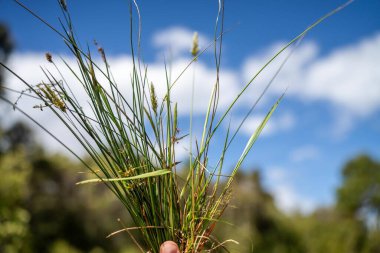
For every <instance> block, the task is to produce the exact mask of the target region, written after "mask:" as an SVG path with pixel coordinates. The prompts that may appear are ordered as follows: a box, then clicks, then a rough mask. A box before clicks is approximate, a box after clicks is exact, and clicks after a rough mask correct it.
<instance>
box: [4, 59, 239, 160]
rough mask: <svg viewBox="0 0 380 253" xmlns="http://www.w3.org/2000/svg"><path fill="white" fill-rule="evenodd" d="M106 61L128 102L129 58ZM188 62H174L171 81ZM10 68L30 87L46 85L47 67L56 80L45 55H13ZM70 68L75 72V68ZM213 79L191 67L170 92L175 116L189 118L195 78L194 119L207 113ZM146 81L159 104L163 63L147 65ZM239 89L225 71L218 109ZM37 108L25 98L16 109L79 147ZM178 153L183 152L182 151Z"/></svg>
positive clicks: (199, 66) (210, 71) (75, 86)
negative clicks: (45, 74) (43, 68)
mask: <svg viewBox="0 0 380 253" xmlns="http://www.w3.org/2000/svg"><path fill="white" fill-rule="evenodd" d="M53 57H54V59H55V62H56V64H57V65H58V68H59V69H60V71H61V72H62V74H63V76H64V77H65V80H66V82H67V83H68V84H69V85H70V87H71V89H72V90H73V92H74V94H75V96H76V97H77V98H78V100H79V101H81V104H83V106H84V110H85V111H86V112H87V113H90V115H91V114H92V112H91V109H90V107H89V105H88V101H89V98H88V96H87V95H86V94H85V92H84V91H83V89H82V88H81V84H80V83H79V82H78V80H76V78H75V76H74V75H73V74H72V73H70V71H69V70H68V69H67V67H66V66H65V65H64V64H63V63H62V62H60V61H59V60H58V57H56V56H53ZM65 60H66V61H67V63H68V64H69V65H70V66H71V67H73V66H76V62H75V60H74V59H73V58H72V57H65ZM108 61H109V64H110V66H111V69H112V72H113V75H114V78H115V80H116V82H117V84H118V86H119V88H120V90H121V92H122V93H123V95H124V96H125V97H126V98H127V99H128V98H130V97H131V94H130V86H129V84H130V70H131V58H130V57H129V56H127V55H121V56H117V57H109V58H108ZM189 61H190V59H189V58H177V59H175V60H173V62H172V68H171V70H170V72H171V73H172V77H171V81H173V80H175V79H176V78H177V76H178V75H179V74H180V73H181V72H182V70H183V69H184V68H185V67H186V66H187V65H188V63H189ZM96 62H97V63H98V64H99V66H102V63H101V61H100V60H99V59H98V60H97V61H96ZM21 63H22V64H21ZM9 65H10V67H11V69H13V70H14V71H15V72H16V73H18V74H20V75H21V76H22V78H24V79H25V80H27V81H28V82H29V83H30V84H33V85H36V84H38V83H40V82H41V81H42V80H44V82H46V83H48V80H47V78H46V77H44V74H43V72H42V71H41V69H40V66H44V67H48V69H49V70H50V71H52V73H53V74H54V75H55V76H58V73H57V72H56V71H55V69H54V67H53V66H52V64H49V63H48V62H47V61H46V60H45V56H44V53H23V54H19V53H16V54H13V55H12V58H11V59H10V62H9ZM194 67H195V68H196V75H195V76H193V68H194ZM73 68H74V69H75V67H73ZM97 76H98V80H99V82H100V83H101V84H102V86H103V87H105V89H106V90H109V85H108V84H107V81H106V78H104V77H102V75H100V73H99V72H98V75H97ZM215 76H216V75H215V70H214V68H212V67H209V66H207V65H206V64H204V63H202V61H198V62H196V65H193V66H191V67H190V68H189V69H188V70H187V71H186V72H185V73H184V74H183V75H182V76H181V78H180V79H179V80H178V82H177V83H176V84H175V86H174V87H173V89H172V101H174V102H178V103H179V106H178V113H179V114H180V115H189V113H190V110H191V103H192V102H191V93H192V83H193V80H194V79H193V78H195V84H194V103H193V109H194V115H201V114H203V113H204V112H205V111H206V109H207V106H208V101H209V98H210V94H211V91H212V89H213V86H214V84H215V81H216V77H215ZM58 79H59V80H60V79H61V78H60V77H58ZM148 80H149V81H152V82H153V83H154V85H155V87H156V92H157V95H158V98H159V100H160V101H162V99H163V98H164V95H165V93H166V88H167V87H166V75H165V66H164V64H163V62H152V63H150V64H148ZM238 85H239V78H238V75H237V74H236V73H235V72H233V71H232V70H228V69H225V70H224V71H223V72H222V73H221V74H220V90H221V93H220V97H219V105H220V107H221V108H226V106H227V105H228V104H229V103H230V102H231V101H232V99H233V96H234V94H236V93H237V90H238V87H239V86H238ZM7 86H8V87H12V88H13V89H16V90H20V91H21V90H23V89H25V88H26V87H25V86H23V84H22V83H21V82H20V81H19V80H18V79H17V78H16V77H15V76H12V75H8V77H7ZM17 96H18V95H17V94H10V98H11V100H12V101H16V98H17ZM129 101H130V100H129ZM36 104H40V102H39V101H35V100H33V99H29V98H27V97H26V96H24V97H23V98H22V99H21V100H20V102H19V104H18V105H19V106H20V107H21V108H22V109H24V110H26V111H27V112H28V113H29V114H30V115H32V116H33V117H35V118H36V120H37V121H38V122H41V123H43V125H44V126H46V127H47V128H48V129H50V130H52V131H53V132H54V133H56V134H57V135H58V136H59V138H60V139H62V140H65V142H66V143H67V144H68V145H69V146H71V147H78V145H77V143H76V142H75V140H73V138H72V137H71V135H70V134H69V133H68V131H66V130H65V127H63V126H62V125H60V124H58V123H57V122H58V119H56V120H51V119H52V118H54V115H52V114H51V113H50V112H49V110H44V111H43V112H41V111H39V110H37V109H33V106H34V105H36ZM17 115H19V114H17ZM17 117H18V116H17ZM39 131H40V130H39ZM43 138H44V140H43V142H45V143H49V145H50V146H51V147H52V146H53V148H52V149H54V150H55V149H56V150H59V149H60V148H59V147H60V144H55V143H51V138H50V137H49V136H47V135H44V137H43ZM51 144H54V145H51ZM74 149H76V148H74ZM181 150H182V151H183V149H181ZM182 153H183V152H182Z"/></svg>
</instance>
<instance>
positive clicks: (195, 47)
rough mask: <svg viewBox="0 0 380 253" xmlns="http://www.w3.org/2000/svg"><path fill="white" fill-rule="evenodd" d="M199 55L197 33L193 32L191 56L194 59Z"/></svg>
mask: <svg viewBox="0 0 380 253" xmlns="http://www.w3.org/2000/svg"><path fill="white" fill-rule="evenodd" d="M198 53H199V38H198V33H197V32H194V35H193V46H192V48H191V55H192V56H193V57H196V56H197V55H198Z"/></svg>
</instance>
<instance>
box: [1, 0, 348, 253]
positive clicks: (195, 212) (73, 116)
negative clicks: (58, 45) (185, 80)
mask: <svg viewBox="0 0 380 253" xmlns="http://www.w3.org/2000/svg"><path fill="white" fill-rule="evenodd" d="M16 2H17V3H18V4H19V5H20V6H21V7H23V8H24V9H25V10H27V11H28V12H30V13H31V14H32V15H34V16H35V17H36V18H37V19H39V20H40V21H41V22H43V23H44V24H45V25H47V26H48V27H49V28H50V29H52V30H53V31H54V32H55V33H56V34H57V35H58V36H60V37H62V39H63V41H64V43H65V44H66V45H67V47H68V49H69V50H70V52H71V54H72V55H73V56H74V57H75V59H76V62H77V65H78V66H76V67H74V66H71V65H70V64H69V63H68V62H67V61H65V60H64V59H60V61H63V63H64V64H65V66H66V68H67V69H68V70H69V72H71V74H72V75H73V76H74V77H75V78H76V81H77V83H75V84H72V83H70V84H69V83H66V78H65V76H63V75H61V74H60V73H62V72H61V71H60V69H59V68H58V67H57V65H56V63H55V57H54V56H52V55H51V54H46V60H47V61H48V62H49V63H50V64H52V66H53V68H55V69H56V72H57V73H58V74H57V75H53V74H52V72H51V71H49V70H48V69H43V73H44V75H45V78H46V79H47V81H46V82H42V83H39V84H30V83H28V81H27V80H24V79H23V78H22V77H21V76H20V75H19V74H18V73H15V72H14V71H12V70H11V69H9V68H8V67H7V66H6V65H5V64H4V63H1V65H2V66H3V67H4V68H5V69H7V70H8V71H10V72H11V73H12V74H14V75H15V76H16V77H17V78H18V79H19V80H20V82H22V83H23V84H25V85H26V86H27V87H26V89H27V90H29V91H31V92H32V93H34V95H33V96H34V97H36V98H37V99H38V100H40V102H39V103H40V104H41V105H39V106H38V108H41V109H42V108H44V107H46V108H48V109H49V110H51V111H52V112H53V113H54V115H55V116H56V119H57V120H60V121H61V122H62V123H63V124H64V126H65V127H66V128H67V129H68V130H69V131H70V132H71V134H72V135H73V136H74V137H75V138H76V139H77V140H78V142H79V143H80V144H81V145H82V146H83V148H84V149H85V150H86V151H87V153H88V155H89V156H90V157H91V158H92V160H93V161H94V163H95V164H96V167H97V168H96V169H93V167H90V166H89V164H88V163H86V162H85V161H84V160H83V159H81V158H80V157H79V156H78V155H77V154H75V153H74V152H73V151H72V150H71V149H70V147H68V146H66V145H65V144H64V143H63V142H62V141H61V140H60V139H59V138H60V137H59V136H56V135H54V133H52V132H49V130H48V129H46V128H44V127H43V126H42V125H41V123H39V122H36V121H35V120H34V119H33V118H32V117H31V116H30V115H29V114H27V113H25V112H24V111H23V110H22V108H19V107H18V106H17V105H16V104H14V101H9V100H8V99H7V98H5V97H1V99H2V100H4V101H6V102H8V103H10V104H12V105H13V106H14V108H15V109H16V110H19V111H21V112H22V113H24V114H25V115H26V116H27V117H29V118H30V119H31V120H33V121H34V122H35V123H36V124H38V125H39V126H40V127H41V128H43V129H44V130H45V131H47V132H48V133H49V134H50V135H52V136H53V138H55V139H56V140H57V141H59V142H60V143H61V144H62V145H64V146H65V148H67V149H68V150H69V151H70V152H72V153H73V154H74V155H75V156H76V157H77V158H78V159H79V160H80V161H81V162H82V163H83V164H84V166H86V167H87V168H88V169H89V170H91V172H92V173H93V175H94V177H95V178H94V179H91V180H86V181H83V182H80V183H79V184H85V183H92V182H102V183H104V184H106V185H107V187H108V188H109V190H111V191H112V192H113V193H114V194H115V196H116V197H117V198H118V199H119V200H120V202H121V203H122V204H123V206H124V207H125V208H126V209H127V210H128V212H129V213H130V215H131V217H132V219H133V222H134V224H135V227H133V228H124V229H123V231H126V232H128V233H129V234H130V235H131V236H132V233H130V231H131V230H133V229H134V230H138V231H140V232H141V234H142V237H143V239H144V244H143V245H144V248H143V246H141V245H140V244H139V243H138V242H137V241H136V244H137V246H138V247H139V248H140V249H141V251H142V252H147V251H149V252H155V253H156V252H158V250H159V248H160V244H161V243H163V242H164V241H167V240H172V241H174V242H176V243H177V244H178V245H179V248H180V251H181V252H200V251H213V250H215V249H216V248H220V247H222V248H225V247H226V246H225V244H226V242H227V241H226V242H219V241H218V240H217V239H216V238H214V237H213V236H212V233H213V231H214V229H215V226H216V224H217V223H218V222H219V221H220V218H221V216H222V214H223V212H224V210H225V209H226V207H227V206H228V203H229V201H230V198H231V183H232V181H233V179H234V176H235V174H236V172H237V171H238V169H239V167H240V166H241V164H242V162H243V161H244V160H245V158H246V157H247V155H248V152H249V151H250V150H251V148H252V146H253V144H254V143H255V141H256V140H257V138H258V136H259V135H260V133H261V131H262V130H263V128H264V126H265V124H266V123H267V121H268V120H269V118H270V117H271V115H272V114H273V112H274V111H275V109H276V107H277V106H278V104H279V102H280V101H281V98H282V96H283V95H282V96H281V97H280V98H278V100H277V102H276V103H275V104H274V105H273V106H272V108H271V109H270V110H269V111H268V113H267V115H266V117H265V118H264V119H263V120H262V122H261V124H260V125H259V126H258V127H257V129H256V130H255V131H253V133H252V135H251V136H250V138H249V139H248V141H247V143H246V144H245V147H244V149H243V151H242V152H241V155H240V157H239V158H238V159H237V161H236V163H235V165H234V167H233V169H232V170H231V172H230V173H229V174H228V175H223V176H222V172H223V164H224V160H225V154H226V151H227V150H228V149H229V147H230V145H231V143H232V142H233V141H234V139H235V137H236V136H237V133H238V131H239V129H240V127H241V126H242V124H243V123H244V121H245V119H246V118H247V117H248V115H250V114H251V113H252V110H253V108H254V107H255V105H256V104H257V102H259V100H260V99H261V97H262V95H263V94H264V92H265V91H266V90H267V88H268V87H269V86H270V85H271V83H272V81H273V79H274V78H275V77H276V75H277V74H278V72H279V71H280V70H281V68H282V66H283V65H284V63H285V62H286V60H287V59H288V57H286V58H285V60H284V62H283V64H281V66H280V68H279V69H278V71H277V72H276V74H275V76H274V77H273V78H272V80H271V81H270V82H269V83H268V84H267V87H266V89H265V90H264V91H263V93H262V94H261V95H260V96H259V98H258V100H257V101H256V102H255V103H254V104H253V105H252V107H251V108H250V110H248V112H247V114H246V117H244V118H243V120H242V121H241V122H240V125H239V127H238V128H237V129H235V130H232V129H230V128H228V129H227V130H226V132H225V133H224V136H225V137H224V139H223V148H222V150H221V152H220V154H219V156H218V157H219V159H218V160H217V163H216V164H209V159H208V155H209V151H210V150H213V145H212V144H213V142H212V140H213V139H214V138H215V136H216V135H215V134H216V132H217V131H221V125H222V123H224V122H225V121H226V119H227V118H228V117H229V115H230V113H231V110H232V109H233V108H234V107H235V106H236V104H237V102H238V101H239V98H240V97H241V95H242V94H243V93H245V92H246V90H247V88H248V87H250V86H251V85H252V84H253V83H254V81H255V79H256V78H257V76H258V75H259V74H260V73H261V72H262V71H263V70H264V69H265V68H266V67H267V66H268V65H269V64H270V63H271V62H272V61H273V60H274V59H275V58H276V57H278V56H279V55H280V54H282V53H284V52H285V50H286V49H288V48H289V47H291V46H292V48H295V46H296V45H297V44H298V43H299V42H300V40H301V39H302V38H303V37H304V36H305V35H306V33H307V32H308V31H310V30H311V29H312V28H313V27H315V26H316V25H318V24H319V23H320V22H322V21H323V20H324V19H326V18H327V17H329V16H331V15H333V14H334V13H336V12H338V11H339V10H341V9H342V8H344V7H345V6H347V5H348V4H349V3H350V2H348V3H346V4H344V5H342V6H340V7H338V8H337V9H335V10H333V11H332V12H330V13H328V14H327V15H325V16H323V17H322V18H320V19H318V20H317V21H316V22H315V23H313V24H312V25H311V26H309V27H308V28H306V29H305V30H304V31H303V32H302V33H300V34H299V35H298V36H296V37H295V38H294V39H293V40H291V41H290V42H289V43H288V44H287V45H285V46H284V47H283V48H282V49H281V50H280V51H278V52H277V53H276V54H275V55H274V56H273V57H272V58H271V59H269V60H268V62H267V63H266V64H265V65H264V66H262V68H261V69H260V70H259V71H258V72H257V73H255V74H254V75H253V76H252V78H251V80H250V81H249V82H248V83H246V84H243V85H242V89H241V90H240V92H239V93H238V95H237V96H236V97H235V98H234V99H233V100H232V102H231V103H230V104H229V105H228V106H227V109H226V110H224V111H220V109H219V108H218V98H219V93H220V92H223V90H221V88H220V85H219V80H220V78H219V75H220V64H221V54H222V40H223V36H224V30H223V29H224V28H223V17H224V2H223V1H222V0H220V1H219V8H218V12H217V17H216V25H215V30H214V40H213V42H212V43H211V44H210V45H208V46H207V47H205V48H204V49H203V51H200V50H199V47H198V38H197V35H196V34H195V35H194V41H193V46H192V50H191V55H192V60H191V61H190V62H189V63H188V65H187V66H186V68H184V69H183V71H182V72H181V73H180V75H179V76H176V77H174V78H173V79H171V78H170V76H169V73H168V71H167V70H165V71H166V73H165V74H166V77H167V79H166V91H165V95H164V96H163V97H162V98H161V99H159V98H158V97H157V95H156V91H155V84H153V83H151V82H150V81H149V69H147V67H145V66H144V65H143V61H142V59H141V56H140V35H139V34H140V16H139V9H138V5H137V4H136V2H135V1H134V0H131V1H130V3H129V15H130V29H131V32H130V47H131V52H132V68H131V69H130V73H129V75H130V82H129V90H130V92H131V94H132V95H131V96H128V98H127V97H126V95H125V94H123V92H122V91H121V89H120V88H119V86H118V84H117V83H116V82H115V80H114V78H113V75H112V72H111V70H110V65H109V63H108V61H107V56H106V54H105V52H104V50H103V49H102V48H101V47H99V46H98V53H99V54H100V56H101V59H102V62H101V63H100V64H96V63H95V62H94V60H93V57H92V54H91V52H90V50H89V49H88V48H86V49H83V48H81V47H80V45H79V42H78V40H77V36H76V34H75V32H74V30H75V29H74V26H73V24H72V19H71V17H70V12H69V10H68V7H67V4H66V2H65V1H63V0H61V1H58V3H59V6H60V8H61V10H62V16H63V18H62V19H60V21H61V24H62V27H61V28H60V29H58V28H55V27H53V26H52V25H50V24H49V23H48V22H46V21H45V20H44V19H43V18H42V17H41V16H39V15H37V14H36V13H35V12H33V11H32V10H30V9H29V8H28V7H26V6H25V5H24V4H22V3H21V2H19V1H17V0H16ZM134 13H137V18H138V20H139V22H138V23H137V24H136V27H137V28H136V29H134V28H135V24H134V20H135V19H134V17H133V16H134V15H135V14H134ZM134 30H136V31H137V33H136V34H138V36H137V38H136V39H134V38H133V35H134V34H135V32H134ZM135 44H137V46H135ZM189 45H191V41H189ZM189 47H190V46H189ZM208 48H213V49H214V57H215V65H216V68H215V82H214V83H210V86H213V88H212V92H211V94H210V99H209V102H208V108H207V110H206V111H205V112H204V113H205V118H204V123H203V129H202V134H201V136H198V138H196V137H195V136H193V132H194V131H193V129H192V123H190V131H189V133H188V136H187V135H179V131H178V125H179V122H178V116H177V107H179V106H181V105H180V104H179V105H177V103H175V102H174V101H172V91H173V89H176V88H177V85H176V84H177V82H178V81H179V80H180V79H181V76H182V75H183V74H184V73H185V72H186V71H188V70H189V67H190V66H191V65H192V64H195V62H196V60H197V59H198V57H200V56H201V55H202V53H203V52H204V51H205V50H207V49H208ZM291 52H292V50H290V52H289V53H287V54H288V56H289V55H291ZM171 80H174V81H171ZM74 85H75V92H73V89H74V87H73V86H74ZM79 87H80V88H81V89H83V91H84V93H85V94H86V99H85V100H83V101H80V100H79V99H78V98H77V97H76V96H75V94H77V89H79ZM193 103H194V99H193ZM86 104H89V105H90V107H91V111H90V112H88V111H85V110H84V109H83V107H84V106H85V105H86ZM42 113H43V112H42ZM191 118H192V113H191V115H190V122H192V120H191ZM185 137H186V138H189V139H190V148H189V167H188V169H187V170H186V175H185V177H182V178H181V177H180V176H179V175H178V173H177V168H176V167H177V165H178V163H179V162H180V161H178V160H177V159H176V153H175V150H176V149H175V146H176V144H177V143H178V142H179V141H180V140H181V139H182V138H185ZM195 140H196V141H195ZM192 145H194V148H193V147H192ZM194 150H196V151H194ZM119 232H120V231H119ZM230 241H232V240H230Z"/></svg>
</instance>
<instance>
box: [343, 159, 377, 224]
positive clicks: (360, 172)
mask: <svg viewBox="0 0 380 253" xmlns="http://www.w3.org/2000/svg"><path fill="white" fill-rule="evenodd" d="M342 174H343V183H342V186H341V187H340V188H339V189H338V190H337V195H338V199H337V205H338V208H339V210H340V211H342V212H343V213H344V214H346V215H352V216H360V217H364V218H365V219H366V220H367V221H369V222H372V223H373V218H374V219H375V225H376V226H377V229H379V226H380V163H379V162H378V161H375V160H373V159H372V158H370V157H369V156H367V155H361V156H358V157H357V158H355V159H353V160H351V161H349V162H348V163H347V164H346V165H345V167H344V169H343V172H342ZM372 225H374V224H372Z"/></svg>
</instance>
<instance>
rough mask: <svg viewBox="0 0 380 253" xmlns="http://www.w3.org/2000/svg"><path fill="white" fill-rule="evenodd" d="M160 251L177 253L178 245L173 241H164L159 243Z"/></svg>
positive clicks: (162, 252)
mask: <svg viewBox="0 0 380 253" xmlns="http://www.w3.org/2000/svg"><path fill="white" fill-rule="evenodd" d="M160 253H179V248H178V245H177V244H176V243H175V242H173V241H166V242H164V243H162V244H161V246H160Z"/></svg>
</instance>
